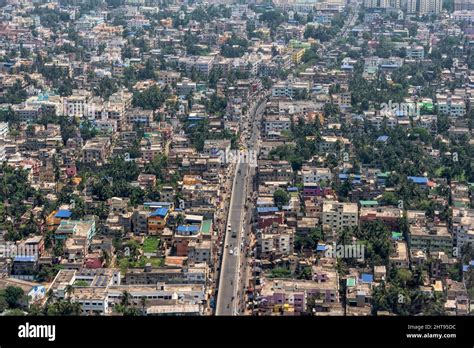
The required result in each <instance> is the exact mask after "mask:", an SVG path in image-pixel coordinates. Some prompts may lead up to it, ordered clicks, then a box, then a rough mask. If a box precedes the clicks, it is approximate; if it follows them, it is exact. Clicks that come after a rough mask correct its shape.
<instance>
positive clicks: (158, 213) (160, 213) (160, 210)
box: [150, 208, 168, 217]
mask: <svg viewBox="0 0 474 348" xmlns="http://www.w3.org/2000/svg"><path fill="white" fill-rule="evenodd" d="M166 214H168V208H157V209H156V210H155V211H154V212H153V213H151V214H150V216H160V217H165V216H166Z"/></svg>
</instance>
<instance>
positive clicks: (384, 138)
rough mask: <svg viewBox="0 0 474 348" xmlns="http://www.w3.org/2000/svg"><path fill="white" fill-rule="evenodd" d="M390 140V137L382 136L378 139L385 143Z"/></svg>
mask: <svg viewBox="0 0 474 348" xmlns="http://www.w3.org/2000/svg"><path fill="white" fill-rule="evenodd" d="M387 140H388V135H381V136H379V137H378V138H377V141H379V142H382V143H385V142H386V141H387Z"/></svg>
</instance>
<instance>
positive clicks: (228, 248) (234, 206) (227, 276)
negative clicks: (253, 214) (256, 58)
mask: <svg viewBox="0 0 474 348" xmlns="http://www.w3.org/2000/svg"><path fill="white" fill-rule="evenodd" d="M265 105H266V97H264V98H262V99H261V100H260V101H259V102H258V103H257V104H255V105H254V106H253V107H252V108H251V110H250V112H249V115H250V117H249V122H250V129H251V133H250V138H249V140H248V141H247V144H248V147H247V149H248V151H244V152H243V153H244V154H245V155H242V156H238V158H236V160H237V161H238V162H237V165H236V168H235V175H234V181H233V184H232V194H231V199H230V206H229V216H228V219H227V222H228V226H229V227H228V228H226V230H225V238H224V251H223V253H222V264H221V268H220V277H219V287H218V293H217V306H216V314H217V315H239V314H240V310H241V308H242V305H243V302H242V301H243V298H244V296H243V289H242V286H241V275H242V274H243V272H244V269H243V268H244V267H245V266H246V262H245V261H246V256H245V253H246V246H247V245H248V234H247V233H246V232H247V231H249V229H250V222H249V221H245V219H246V218H245V215H247V214H245V211H246V208H245V206H246V204H247V203H246V200H247V198H248V197H249V195H251V192H252V181H253V176H254V175H255V166H256V160H257V151H258V148H259V147H258V144H259V141H260V140H259V120H260V116H261V114H262V113H263V111H264V110H265ZM252 151H255V152H253V153H252ZM252 161H255V162H253V163H252ZM247 207H248V206H247ZM234 232H235V233H234ZM233 235H234V237H233Z"/></svg>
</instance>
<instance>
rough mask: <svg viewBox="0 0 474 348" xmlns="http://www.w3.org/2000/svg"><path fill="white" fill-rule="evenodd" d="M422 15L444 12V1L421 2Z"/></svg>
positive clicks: (429, 0) (426, 0) (427, 0)
mask: <svg viewBox="0 0 474 348" xmlns="http://www.w3.org/2000/svg"><path fill="white" fill-rule="evenodd" d="M419 2H420V11H419V13H420V15H428V14H429V15H431V14H440V13H441V11H442V10H443V0H419Z"/></svg>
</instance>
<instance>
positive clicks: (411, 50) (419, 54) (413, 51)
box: [406, 46, 425, 60]
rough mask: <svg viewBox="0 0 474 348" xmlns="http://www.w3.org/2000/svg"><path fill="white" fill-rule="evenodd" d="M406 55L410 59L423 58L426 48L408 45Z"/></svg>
mask: <svg viewBox="0 0 474 348" xmlns="http://www.w3.org/2000/svg"><path fill="white" fill-rule="evenodd" d="M406 57H407V58H409V59H416V60H423V59H425V49H424V47H423V46H408V47H407V49H406Z"/></svg>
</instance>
